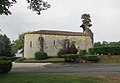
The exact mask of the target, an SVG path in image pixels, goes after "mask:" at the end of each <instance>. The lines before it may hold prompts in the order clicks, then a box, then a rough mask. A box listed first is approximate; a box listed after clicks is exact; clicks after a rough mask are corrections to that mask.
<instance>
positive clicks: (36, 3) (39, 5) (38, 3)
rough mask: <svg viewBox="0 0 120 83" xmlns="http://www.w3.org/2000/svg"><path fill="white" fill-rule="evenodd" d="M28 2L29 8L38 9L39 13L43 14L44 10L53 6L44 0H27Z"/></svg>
mask: <svg viewBox="0 0 120 83" xmlns="http://www.w3.org/2000/svg"><path fill="white" fill-rule="evenodd" d="M27 2H28V3H29V4H30V5H29V6H28V8H29V9H31V10H33V11H36V12H37V14H38V15H40V14H41V11H42V10H47V9H48V8H50V7H51V6H50V4H48V3H47V2H45V1H43V0H27Z"/></svg>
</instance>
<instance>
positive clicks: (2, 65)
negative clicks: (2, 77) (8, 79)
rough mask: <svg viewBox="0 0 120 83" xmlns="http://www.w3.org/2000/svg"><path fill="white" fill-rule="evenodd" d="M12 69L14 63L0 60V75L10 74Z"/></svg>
mask: <svg viewBox="0 0 120 83" xmlns="http://www.w3.org/2000/svg"><path fill="white" fill-rule="evenodd" d="M11 68H12V61H8V60H0V74H1V73H8V72H9V71H10V70H11Z"/></svg>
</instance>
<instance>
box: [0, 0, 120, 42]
mask: <svg viewBox="0 0 120 83" xmlns="http://www.w3.org/2000/svg"><path fill="white" fill-rule="evenodd" d="M44 1H47V2H48V3H50V4H51V8H50V9H48V10H44V11H42V12H41V15H37V14H36V12H33V11H32V10H29V9H27V6H28V4H27V1H26V0H17V4H14V6H12V7H11V8H10V11H11V12H12V15H9V16H5V15H0V29H1V30H2V32H0V33H2V34H7V36H8V37H9V38H10V39H11V41H13V40H16V39H17V38H18V36H19V34H21V33H24V32H28V31H36V30H62V31H73V32H82V28H80V27H79V26H80V25H81V24H82V22H81V21H82V20H81V15H82V14H85V13H87V14H90V16H91V20H92V22H91V23H92V25H93V26H92V27H90V29H91V30H92V32H93V33H94V41H95V42H97V41H101V42H102V41H108V42H113V41H120V4H119V3H120V0H44Z"/></svg>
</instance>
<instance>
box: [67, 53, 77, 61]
mask: <svg viewBox="0 0 120 83" xmlns="http://www.w3.org/2000/svg"><path fill="white" fill-rule="evenodd" d="M78 58H79V55H77V54H66V55H65V62H75V61H77V59H78Z"/></svg>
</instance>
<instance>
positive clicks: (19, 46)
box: [12, 33, 26, 54]
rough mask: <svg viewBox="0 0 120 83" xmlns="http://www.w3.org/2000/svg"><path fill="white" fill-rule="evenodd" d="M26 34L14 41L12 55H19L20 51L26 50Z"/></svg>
mask: <svg viewBox="0 0 120 83" xmlns="http://www.w3.org/2000/svg"><path fill="white" fill-rule="evenodd" d="M25 34H26V33H22V34H20V35H19V37H18V39H16V40H15V41H13V44H12V53H13V54H14V53H17V52H18V50H21V49H22V50H23V48H24V35H25Z"/></svg>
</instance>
